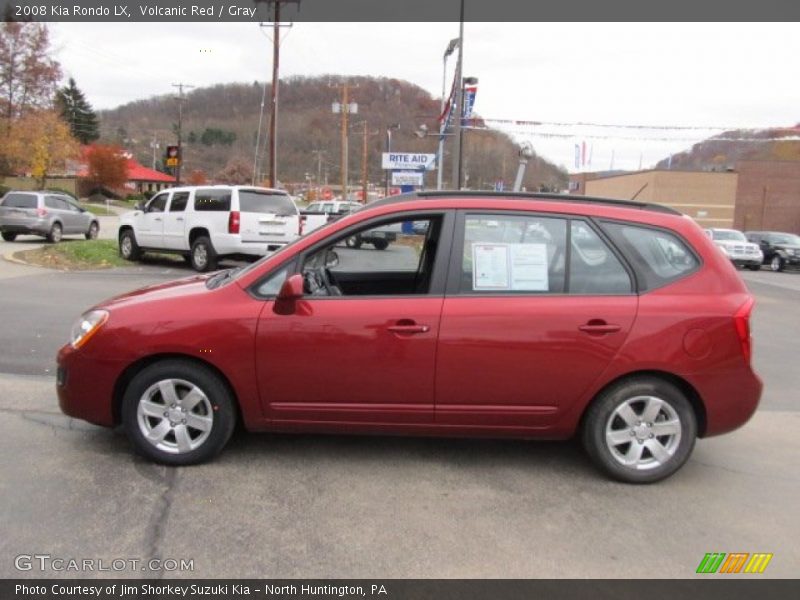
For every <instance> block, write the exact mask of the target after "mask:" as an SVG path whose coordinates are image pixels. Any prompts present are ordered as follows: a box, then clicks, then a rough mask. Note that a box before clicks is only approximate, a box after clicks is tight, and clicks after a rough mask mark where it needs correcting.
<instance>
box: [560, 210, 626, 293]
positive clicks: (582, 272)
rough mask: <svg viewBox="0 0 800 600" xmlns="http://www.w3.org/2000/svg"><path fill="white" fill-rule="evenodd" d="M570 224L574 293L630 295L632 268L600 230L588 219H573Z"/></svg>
mask: <svg viewBox="0 0 800 600" xmlns="http://www.w3.org/2000/svg"><path fill="white" fill-rule="evenodd" d="M570 227H571V234H572V236H571V240H572V248H571V252H570V259H569V291H570V293H572V294H630V293H631V291H632V286H631V277H630V275H628V271H627V270H625V267H624V266H622V263H621V262H620V261H619V259H618V258H617V257H616V256H615V255H614V253H613V252H612V251H611V249H610V248H609V247H608V246H607V245H606V243H605V242H604V241H603V240H602V239H601V238H600V236H599V235H597V232H595V230H594V229H592V228H591V227H590V226H589V225H588V223H585V222H584V221H572V222H571V225H570Z"/></svg>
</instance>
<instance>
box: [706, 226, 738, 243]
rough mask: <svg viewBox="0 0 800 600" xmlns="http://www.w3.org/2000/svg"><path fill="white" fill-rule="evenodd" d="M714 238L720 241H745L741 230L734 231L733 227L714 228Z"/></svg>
mask: <svg viewBox="0 0 800 600" xmlns="http://www.w3.org/2000/svg"><path fill="white" fill-rule="evenodd" d="M712 233H713V234H714V239H715V240H716V241H720V242H746V241H747V238H746V237H744V234H743V233H742V232H741V231H734V230H733V229H715V230H714V231H713V232H712Z"/></svg>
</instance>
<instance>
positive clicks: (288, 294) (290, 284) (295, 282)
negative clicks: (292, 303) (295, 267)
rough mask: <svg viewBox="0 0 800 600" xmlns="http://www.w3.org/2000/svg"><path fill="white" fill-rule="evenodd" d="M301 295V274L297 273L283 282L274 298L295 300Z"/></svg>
mask: <svg viewBox="0 0 800 600" xmlns="http://www.w3.org/2000/svg"><path fill="white" fill-rule="evenodd" d="M302 297H303V276H302V275H300V274H299V273H298V274H295V275H291V276H290V277H289V278H288V279H286V281H284V282H283V285H282V286H281V290H280V291H279V292H278V295H277V297H276V300H297V299H298V298H302Z"/></svg>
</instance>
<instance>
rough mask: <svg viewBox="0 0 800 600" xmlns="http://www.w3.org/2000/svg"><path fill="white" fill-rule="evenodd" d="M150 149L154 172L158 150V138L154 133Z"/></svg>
mask: <svg viewBox="0 0 800 600" xmlns="http://www.w3.org/2000/svg"><path fill="white" fill-rule="evenodd" d="M150 147H151V148H152V149H153V171H155V170H156V150H158V138H157V137H156V132H155V131H154V132H153V141H152V142H150Z"/></svg>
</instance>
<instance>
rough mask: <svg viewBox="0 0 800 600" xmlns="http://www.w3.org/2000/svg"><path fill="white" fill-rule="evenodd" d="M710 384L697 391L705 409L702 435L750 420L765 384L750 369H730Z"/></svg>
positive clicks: (729, 429) (705, 435) (737, 425)
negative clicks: (704, 424)
mask: <svg viewBox="0 0 800 600" xmlns="http://www.w3.org/2000/svg"><path fill="white" fill-rule="evenodd" d="M704 387H705V386H704ZM711 387H712V388H713V389H708V388H706V389H703V387H701V388H700V389H699V390H698V391H699V392H700V395H701V397H702V398H703V401H704V406H705V411H706V429H705V432H704V435H703V437H709V436H713V435H720V434H723V433H727V432H729V431H733V430H734V429H738V428H739V427H741V426H742V425H744V424H745V423H747V421H749V420H750V417H752V416H753V414H754V413H755V412H756V409H757V408H758V404H759V402H760V400H761V393H762V391H763V387H764V384H763V382H762V381H761V378H760V377H759V376H758V375H756V374H755V372H754V371H753V370H752V369H750V368H748V369H736V370H735V371H729V372H728V373H727V374H726V375H725V376H723V377H720V378H718V379H716V380H715V381H714V384H713V385H712V386H711Z"/></svg>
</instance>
